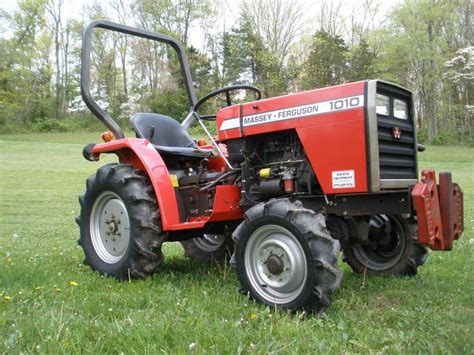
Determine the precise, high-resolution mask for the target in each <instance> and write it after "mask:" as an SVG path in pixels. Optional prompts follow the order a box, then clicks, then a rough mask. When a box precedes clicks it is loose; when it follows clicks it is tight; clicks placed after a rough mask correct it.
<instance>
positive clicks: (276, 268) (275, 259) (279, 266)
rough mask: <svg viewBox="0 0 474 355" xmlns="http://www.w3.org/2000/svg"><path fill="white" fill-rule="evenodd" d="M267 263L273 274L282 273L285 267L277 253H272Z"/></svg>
mask: <svg viewBox="0 0 474 355" xmlns="http://www.w3.org/2000/svg"><path fill="white" fill-rule="evenodd" d="M265 265H266V266H267V269H268V271H270V273H271V274H273V275H280V274H281V273H282V272H283V270H284V267H285V264H284V263H283V260H282V258H280V257H279V256H278V255H275V254H270V256H269V257H268V258H267V261H266V262H265Z"/></svg>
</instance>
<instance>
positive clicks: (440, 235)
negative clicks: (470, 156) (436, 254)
mask: <svg viewBox="0 0 474 355" xmlns="http://www.w3.org/2000/svg"><path fill="white" fill-rule="evenodd" d="M411 195H412V198H413V205H414V208H415V210H416V215H417V218H418V243H419V244H421V245H426V246H428V247H430V248H431V249H432V250H451V249H452V248H453V242H454V240H457V239H459V237H460V236H461V234H462V232H463V231H464V206H463V193H462V190H461V188H460V187H459V185H458V184H456V183H453V182H452V178H451V173H448V172H443V173H440V174H439V185H436V174H435V171H434V170H431V169H426V170H423V171H422V172H421V181H420V182H419V183H417V184H416V185H415V187H414V188H413V190H412V192H411Z"/></svg>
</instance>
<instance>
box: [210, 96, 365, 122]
mask: <svg viewBox="0 0 474 355" xmlns="http://www.w3.org/2000/svg"><path fill="white" fill-rule="evenodd" d="M363 106H364V95H358V96H350V97H343V98H341V99H337V100H330V101H322V102H315V103H311V104H306V105H301V106H294V107H288V108H284V109H281V110H276V111H269V112H263V113H258V114H255V115H250V116H243V117H242V123H243V126H244V127H247V126H254V125H258V124H262V123H271V122H278V121H283V120H290V119H294V118H303V117H307V116H315V115H320V114H323V113H329V112H336V111H343V110H348V109H353V108H357V107H363ZM239 127H240V120H239V119H238V118H231V119H228V120H225V121H224V122H222V125H221V127H220V128H219V130H220V131H225V130H227V129H233V128H239Z"/></svg>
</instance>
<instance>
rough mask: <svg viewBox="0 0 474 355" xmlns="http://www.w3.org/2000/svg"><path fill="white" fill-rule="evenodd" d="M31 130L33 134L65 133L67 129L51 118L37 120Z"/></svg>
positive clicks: (61, 123)
mask: <svg viewBox="0 0 474 355" xmlns="http://www.w3.org/2000/svg"><path fill="white" fill-rule="evenodd" d="M33 130H34V131H35V132H67V131H68V127H67V126H66V125H65V124H64V123H63V122H61V121H58V120H55V119H53V118H39V119H37V120H36V123H35V124H34V125H33Z"/></svg>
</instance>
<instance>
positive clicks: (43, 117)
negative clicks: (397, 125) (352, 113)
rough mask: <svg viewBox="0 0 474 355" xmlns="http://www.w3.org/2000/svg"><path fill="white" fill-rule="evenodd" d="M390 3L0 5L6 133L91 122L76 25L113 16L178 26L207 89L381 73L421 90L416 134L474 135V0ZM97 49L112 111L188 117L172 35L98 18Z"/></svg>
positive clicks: (278, 90) (280, 90)
mask: <svg viewBox="0 0 474 355" xmlns="http://www.w3.org/2000/svg"><path fill="white" fill-rule="evenodd" d="M382 4H383V2H382V1H381V0H364V1H360V2H356V3H352V4H349V5H347V4H346V3H345V2H344V1H342V0H332V1H320V2H318V3H317V5H314V7H313V10H315V11H314V13H311V14H310V15H308V13H306V12H307V9H306V8H305V3H303V2H301V1H297V0H242V2H241V3H240V6H239V13H238V14H237V15H236V17H237V18H238V20H237V21H236V23H235V24H234V25H233V26H230V27H229V25H228V24H227V21H226V20H225V17H226V16H229V11H234V10H232V8H229V4H228V2H227V1H217V0H110V1H109V2H107V3H104V2H100V1H96V2H92V3H90V4H88V5H84V6H83V10H82V12H81V14H80V16H79V15H78V16H77V17H74V16H65V8H66V6H65V3H64V0H18V1H17V6H16V8H15V9H14V10H11V11H2V12H1V13H0V18H1V23H2V25H1V31H2V36H1V38H0V132H4V133H5V132H9V131H13V130H15V131H18V130H39V131H47V130H67V129H87V128H88V127H90V126H91V125H92V126H94V125H95V124H96V122H95V121H94V120H92V119H91V115H90V113H89V112H88V111H87V109H86V108H85V105H84V103H83V102H82V99H81V97H80V92H79V88H80V85H79V81H80V52H81V38H82V32H83V29H84V27H85V25H87V23H88V22H90V21H92V20H94V19H99V18H105V19H110V20H112V21H115V22H118V23H122V24H127V25H131V26H136V27H139V28H143V29H146V30H150V31H157V32H161V33H165V34H168V35H170V36H172V37H174V38H176V39H178V40H179V41H180V42H181V43H182V44H183V46H184V47H185V49H186V52H187V54H188V57H189V62H190V65H191V72H192V76H193V79H194V83H195V87H196V90H197V93H198V97H199V96H203V95H204V94H206V93H208V92H210V91H211V90H214V89H217V88H220V87H223V86H227V85H231V84H238V83H241V84H242V83H245V84H252V85H255V86H257V87H259V88H261V89H262V92H263V95H264V96H265V97H271V96H276V95H282V94H287V93H291V92H296V91H301V90H308V89H314V88H319V87H325V86H329V85H337V84H342V83H345V82H350V81H357V80H364V79H383V80H388V81H391V82H394V83H397V84H400V85H402V86H405V87H407V88H409V89H411V90H412V91H413V92H414V94H415V108H416V113H417V117H418V124H419V139H420V140H421V141H424V142H433V143H435V144H448V143H454V142H458V143H459V142H460V143H463V144H472V142H473V140H474V136H473V117H474V102H473V97H474V43H473V40H474V33H473V31H474V30H473V29H474V26H473V22H474V21H473V20H474V11H473V6H474V5H473V3H472V1H470V0H450V1H447V0H406V1H402V2H399V3H396V5H394V7H393V8H392V9H391V10H390V11H382V7H383V6H382ZM222 19H224V20H222ZM196 33H198V34H199V37H200V38H201V40H200V41H199V43H197V44H196V41H195V39H193V35H195V34H196ZM194 37H196V36H194ZM91 61H92V63H91V64H92V78H93V80H92V84H93V93H94V96H95V98H96V100H97V101H98V102H99V103H100V105H101V106H102V107H103V108H105V109H106V110H107V111H109V112H110V113H111V114H112V115H113V116H114V117H117V118H118V119H120V120H127V119H128V118H129V117H130V116H131V115H132V114H133V113H135V112H138V111H153V112H161V113H166V114H168V115H170V116H172V117H175V118H177V119H182V118H184V116H185V114H186V111H187V101H186V94H185V91H184V87H183V85H182V84H183V83H182V78H181V75H180V72H179V66H178V64H177V60H176V58H175V56H174V54H173V52H172V51H170V49H169V48H167V47H166V46H164V45H160V44H158V43H156V42H152V41H149V40H144V39H136V38H133V37H130V36H126V35H120V34H118V33H113V32H105V31H101V30H98V31H95V33H94V37H93V53H92V58H91ZM215 107H217V106H214V107H211V108H210V109H211V110H212V109H215Z"/></svg>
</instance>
